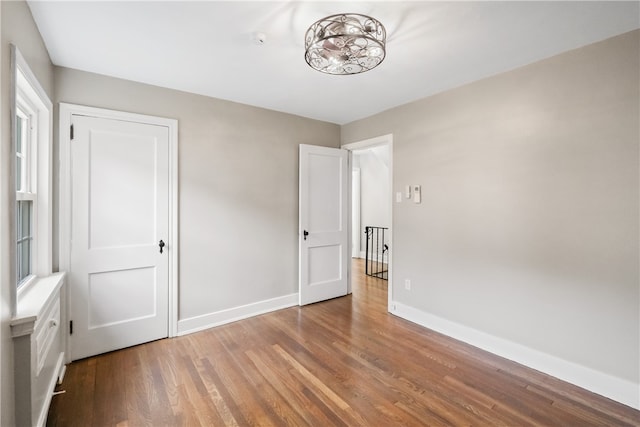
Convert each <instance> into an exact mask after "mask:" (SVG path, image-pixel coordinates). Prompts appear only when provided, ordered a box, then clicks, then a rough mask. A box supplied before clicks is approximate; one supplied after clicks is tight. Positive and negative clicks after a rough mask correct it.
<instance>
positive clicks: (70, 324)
mask: <svg viewBox="0 0 640 427" xmlns="http://www.w3.org/2000/svg"><path fill="white" fill-rule="evenodd" d="M69 335H73V320H69Z"/></svg>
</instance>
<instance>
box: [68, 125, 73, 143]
mask: <svg viewBox="0 0 640 427" xmlns="http://www.w3.org/2000/svg"><path fill="white" fill-rule="evenodd" d="M69 138H70V139H72V140H73V125H71V127H70V129H69Z"/></svg>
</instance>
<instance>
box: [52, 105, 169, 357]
mask: <svg viewBox="0 0 640 427" xmlns="http://www.w3.org/2000/svg"><path fill="white" fill-rule="evenodd" d="M73 115H83V116H91V117H98V118H103V119H113V120H122V121H128V122H135V123H145V124H153V125H158V126H164V127H167V128H168V130H169V240H168V241H169V242H170V244H171V249H172V250H170V251H168V252H167V254H168V256H169V330H168V335H169V337H174V336H176V335H177V332H178V253H179V248H178V243H179V239H178V121H177V120H175V119H169V118H164V117H156V116H147V115H143V114H136V113H127V112H122V111H115V110H107V109H103V108H95V107H87V106H84V105H75V104H67V103H63V102H61V103H60V128H59V142H60V147H59V149H60V270H61V271H69V267H70V260H71V150H70V148H71V139H70V132H69V129H70V127H71V118H72V116H73ZM65 326H66V325H65ZM68 342H69V340H67V345H68ZM66 353H67V354H68V355H70V354H71V352H70V351H69V348H67V352H66ZM69 361H70V360H69Z"/></svg>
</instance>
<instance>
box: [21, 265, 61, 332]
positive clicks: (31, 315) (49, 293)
mask: <svg viewBox="0 0 640 427" xmlns="http://www.w3.org/2000/svg"><path fill="white" fill-rule="evenodd" d="M64 276H65V273H54V274H52V275H50V276H47V277H36V278H34V279H32V280H30V281H29V283H27V284H25V285H24V286H25V288H24V289H22V290H21V292H20V293H19V295H18V304H17V305H18V306H17V309H16V315H15V316H14V317H13V319H11V323H10V325H11V335H12V336H13V337H14V338H16V337H20V336H23V335H29V334H32V333H33V331H34V329H35V325H36V322H37V321H38V319H39V318H41V317H42V315H43V314H44V311H45V310H46V308H47V307H49V305H50V304H51V301H52V300H53V299H54V298H55V297H56V296H57V295H58V292H59V290H60V288H61V287H62V284H63V283H64Z"/></svg>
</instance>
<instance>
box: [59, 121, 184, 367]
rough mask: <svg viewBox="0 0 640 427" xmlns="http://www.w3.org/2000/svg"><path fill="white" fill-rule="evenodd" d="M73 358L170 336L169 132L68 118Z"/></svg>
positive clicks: (149, 126) (162, 128) (146, 126)
mask: <svg viewBox="0 0 640 427" xmlns="http://www.w3.org/2000/svg"><path fill="white" fill-rule="evenodd" d="M71 123H72V129H73V132H72V133H73V136H72V140H71V141H70V157H71V209H72V212H71V257H70V271H69V275H70V277H69V279H70V280H69V292H70V295H69V304H70V307H69V315H70V317H69V319H70V320H71V321H72V322H73V323H72V327H73V331H71V335H70V340H71V341H70V350H71V358H72V359H73V360H76V359H81V358H83V357H88V356H92V355H95V354H100V353H105V352H108V351H112V350H116V349H120V348H124V347H129V346H132V345H136V344H140V343H143V342H148V341H152V340H155V339H159V338H164V337H167V336H168V313H169V310H168V293H169V289H168V279H169V271H168V269H169V257H168V256H167V252H168V250H169V247H170V245H171V243H172V242H169V241H168V236H169V235H168V232H169V130H168V128H167V127H165V126H158V125H153V124H144V123H135V122H128V121H122V120H114V119H106V118H98V117H88V116H81V115H73V116H72V117H71Z"/></svg>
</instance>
